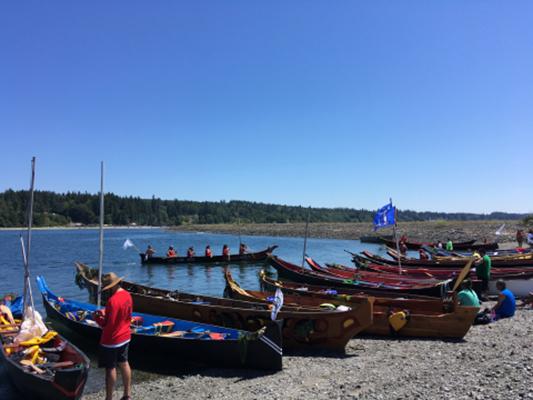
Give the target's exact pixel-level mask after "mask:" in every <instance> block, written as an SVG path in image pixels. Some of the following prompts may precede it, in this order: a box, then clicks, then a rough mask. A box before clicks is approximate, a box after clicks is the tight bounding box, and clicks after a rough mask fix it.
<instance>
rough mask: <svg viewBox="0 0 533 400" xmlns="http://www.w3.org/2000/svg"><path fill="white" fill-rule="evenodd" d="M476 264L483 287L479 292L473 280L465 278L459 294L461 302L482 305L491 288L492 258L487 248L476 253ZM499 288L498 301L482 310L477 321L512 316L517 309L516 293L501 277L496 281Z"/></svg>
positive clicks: (467, 304) (468, 304)
mask: <svg viewBox="0 0 533 400" xmlns="http://www.w3.org/2000/svg"><path fill="white" fill-rule="evenodd" d="M473 255H474V258H475V261H474V265H475V267H476V277H477V279H478V280H479V281H480V282H481V287H480V288H478V290H477V292H476V291H475V290H474V289H473V286H472V281H471V280H470V279H465V280H464V281H463V282H462V284H461V291H460V292H459V293H458V294H457V299H458V302H459V304H461V305H465V306H474V307H480V306H481V301H480V299H481V300H482V301H486V300H487V292H488V290H489V281H490V271H491V268H492V260H491V259H490V256H489V255H488V254H487V252H486V251H485V250H480V251H479V253H478V252H475V253H474V254H473ZM496 289H497V290H498V292H499V293H498V301H497V303H496V304H495V305H494V306H493V307H492V308H486V309H485V310H484V311H482V312H480V313H479V314H478V316H477V318H476V322H477V323H488V322H491V321H497V320H499V319H502V318H510V317H512V316H513V315H514V313H515V310H516V300H515V296H514V294H513V293H512V292H511V291H510V290H509V289H507V285H506V284H505V281H503V280H501V279H499V280H498V281H497V282H496Z"/></svg>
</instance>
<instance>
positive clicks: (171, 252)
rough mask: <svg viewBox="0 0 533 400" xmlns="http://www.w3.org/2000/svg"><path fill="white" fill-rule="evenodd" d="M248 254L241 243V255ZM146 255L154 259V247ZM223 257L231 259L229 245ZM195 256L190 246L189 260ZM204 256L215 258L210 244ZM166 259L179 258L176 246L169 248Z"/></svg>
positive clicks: (223, 252) (225, 248) (224, 249)
mask: <svg viewBox="0 0 533 400" xmlns="http://www.w3.org/2000/svg"><path fill="white" fill-rule="evenodd" d="M246 253H248V246H246V244H244V243H241V244H240V245H239V255H243V254H246ZM144 254H145V256H146V258H152V257H153V256H154V254H155V249H154V248H153V247H152V245H148V248H147V249H146V251H145V252H144ZM222 255H223V256H224V257H227V258H229V257H230V256H231V250H230V248H229V246H228V245H227V244H225V245H224V246H222ZM195 256H196V252H195V251H194V247H193V246H190V247H189V248H188V249H187V258H193V257H195ZM204 256H205V257H208V258H211V257H213V251H212V250H211V246H210V245H209V244H208V245H207V246H205V251H204ZM166 257H168V258H171V257H179V255H178V252H177V251H176V250H175V249H174V246H169V247H168V250H167V253H166Z"/></svg>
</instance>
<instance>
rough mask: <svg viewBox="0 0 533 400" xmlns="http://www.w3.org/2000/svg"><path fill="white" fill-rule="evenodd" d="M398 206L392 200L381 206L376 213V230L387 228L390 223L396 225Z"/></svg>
mask: <svg viewBox="0 0 533 400" xmlns="http://www.w3.org/2000/svg"><path fill="white" fill-rule="evenodd" d="M395 212H396V208H395V207H394V206H393V205H392V201H391V202H390V203H389V204H387V205H385V206H383V207H381V208H380V209H379V210H378V212H377V213H376V215H374V231H377V230H378V229H380V228H385V227H387V226H390V225H394V224H395V223H396V221H395Z"/></svg>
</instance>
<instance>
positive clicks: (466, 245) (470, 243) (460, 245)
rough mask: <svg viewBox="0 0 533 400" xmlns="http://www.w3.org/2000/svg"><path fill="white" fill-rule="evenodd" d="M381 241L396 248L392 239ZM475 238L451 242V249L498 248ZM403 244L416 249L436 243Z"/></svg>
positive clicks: (433, 245)
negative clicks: (479, 241) (478, 241)
mask: <svg viewBox="0 0 533 400" xmlns="http://www.w3.org/2000/svg"><path fill="white" fill-rule="evenodd" d="M381 241H382V243H384V244H385V245H386V246H388V247H393V248H396V242H395V241H394V240H390V239H386V238H382V239H381ZM475 242H476V240H475V239H474V240H467V241H465V242H454V243H453V249H454V250H496V249H497V248H498V243H496V242H492V243H475ZM404 243H405V245H406V246H407V248H408V249H409V250H418V249H420V248H422V247H424V246H427V247H436V246H437V243H435V242H412V241H407V242H404Z"/></svg>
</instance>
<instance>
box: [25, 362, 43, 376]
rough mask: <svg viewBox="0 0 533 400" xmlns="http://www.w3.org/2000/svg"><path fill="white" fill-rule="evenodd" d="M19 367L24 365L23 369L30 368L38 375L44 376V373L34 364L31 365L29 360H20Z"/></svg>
mask: <svg viewBox="0 0 533 400" xmlns="http://www.w3.org/2000/svg"><path fill="white" fill-rule="evenodd" d="M20 365H24V366H25V367H30V368H31V369H33V370H34V371H35V372H37V373H38V374H44V371H43V370H42V369H41V368H39V367H37V366H36V365H35V364H33V363H32V362H31V361H30V360H20Z"/></svg>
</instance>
